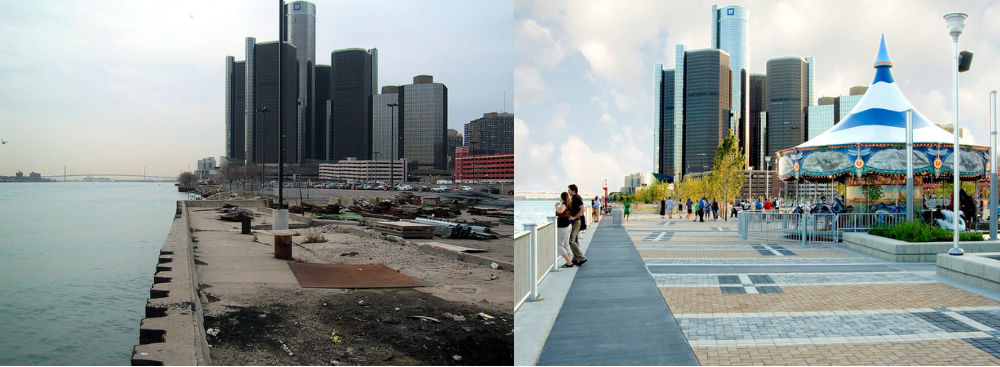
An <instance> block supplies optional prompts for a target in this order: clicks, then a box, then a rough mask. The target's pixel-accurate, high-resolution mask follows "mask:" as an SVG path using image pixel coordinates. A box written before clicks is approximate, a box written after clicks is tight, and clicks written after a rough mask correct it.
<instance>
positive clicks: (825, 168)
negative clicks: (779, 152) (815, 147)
mask: <svg viewBox="0 0 1000 367" xmlns="http://www.w3.org/2000/svg"><path fill="white" fill-rule="evenodd" d="M853 166H854V161H853V160H852V159H851V158H850V157H848V156H847V154H844V153H842V152H839V151H836V150H826V151H815V152H812V153H811V154H809V155H807V156H806V158H805V159H803V160H802V167H801V170H802V171H804V172H803V173H805V174H811V175H816V176H821V175H837V174H840V173H843V172H846V171H847V170H849V169H851V167H853Z"/></svg>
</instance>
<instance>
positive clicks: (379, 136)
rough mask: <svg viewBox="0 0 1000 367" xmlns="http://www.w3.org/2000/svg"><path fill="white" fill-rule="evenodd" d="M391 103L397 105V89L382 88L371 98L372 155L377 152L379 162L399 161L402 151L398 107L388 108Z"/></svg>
mask: <svg viewBox="0 0 1000 367" xmlns="http://www.w3.org/2000/svg"><path fill="white" fill-rule="evenodd" d="M391 103H395V104H399V87H396V86H391V85H387V86H385V87H382V93H379V94H376V95H374V96H372V154H373V155H374V153H375V152H378V157H376V158H377V159H381V160H389V159H392V160H396V159H399V157H400V156H401V154H402V151H403V147H402V146H401V145H400V141H399V134H400V133H401V132H402V131H403V129H402V128H401V127H400V126H402V125H401V124H402V121H401V120H400V118H399V107H398V106H397V107H394V108H393V107H389V104H391ZM394 123H395V124H396V126H395V127H393V125H392V124H394ZM394 143H395V146H393V144H394Z"/></svg>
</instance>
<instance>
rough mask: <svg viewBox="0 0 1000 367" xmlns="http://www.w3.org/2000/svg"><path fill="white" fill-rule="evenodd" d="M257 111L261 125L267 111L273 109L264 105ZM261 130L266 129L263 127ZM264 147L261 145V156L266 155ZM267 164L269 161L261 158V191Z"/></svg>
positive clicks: (262, 190) (262, 143)
mask: <svg viewBox="0 0 1000 367" xmlns="http://www.w3.org/2000/svg"><path fill="white" fill-rule="evenodd" d="M257 112H260V125H261V126H263V125H264V121H265V119H266V118H267V113H268V112H271V110H269V109H267V107H262V108H258V109H257ZM261 131H264V129H263V128H261ZM261 135H262V136H263V134H261ZM261 140H263V139H261ZM255 141H256V140H255ZM264 143H265V142H263V141H262V142H261V145H264ZM263 148H264V147H261V151H260V152H261V157H263V156H264V151H263ZM266 166H267V162H266V161H265V160H264V159H261V160H260V191H261V192H264V170H265V167H266Z"/></svg>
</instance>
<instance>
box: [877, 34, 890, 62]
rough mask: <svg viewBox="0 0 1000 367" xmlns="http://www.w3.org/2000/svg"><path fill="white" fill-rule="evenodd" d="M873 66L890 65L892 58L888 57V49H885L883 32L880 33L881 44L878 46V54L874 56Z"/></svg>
mask: <svg viewBox="0 0 1000 367" xmlns="http://www.w3.org/2000/svg"><path fill="white" fill-rule="evenodd" d="M873 66H874V67H875V68H878V67H879V66H888V67H890V68H891V67H892V60H890V59H889V51H887V50H886V49H885V33H883V34H882V44H881V45H879V47H878V56H875V64H874V65H873Z"/></svg>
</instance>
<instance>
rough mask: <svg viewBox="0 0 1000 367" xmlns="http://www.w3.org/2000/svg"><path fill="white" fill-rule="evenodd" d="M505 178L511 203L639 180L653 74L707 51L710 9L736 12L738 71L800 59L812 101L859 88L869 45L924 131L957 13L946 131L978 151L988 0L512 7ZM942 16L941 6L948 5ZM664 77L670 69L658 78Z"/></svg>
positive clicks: (546, 1)
mask: <svg viewBox="0 0 1000 367" xmlns="http://www.w3.org/2000/svg"><path fill="white" fill-rule="evenodd" d="M516 4H517V5H516V10H515V15H514V16H515V19H516V20H515V26H514V32H515V35H516V43H515V50H516V54H517V56H518V57H517V59H516V62H517V65H516V66H515V68H514V75H515V88H516V94H517V100H516V111H515V114H516V116H517V117H516V119H515V129H514V130H515V131H514V134H515V162H516V172H515V180H516V182H517V190H518V191H524V192H560V191H562V190H563V187H564V185H565V184H568V183H574V182H575V183H577V184H578V185H580V186H581V189H582V190H583V191H584V192H589V193H597V192H598V191H600V187H601V182H602V181H603V180H604V179H607V180H608V186H609V190H610V191H617V190H618V189H619V188H620V187H621V186H622V185H623V177H624V176H625V175H627V174H629V173H633V172H640V171H641V172H648V171H650V170H652V168H653V162H652V152H653V131H652V125H653V98H652V93H653V65H654V64H657V63H663V64H666V65H673V64H674V58H675V57H674V47H675V46H676V45H677V44H678V43H681V44H685V45H687V48H688V50H695V49H701V48H707V47H709V44H710V43H711V38H712V33H711V19H712V18H711V16H712V14H711V8H712V5H713V4H718V5H719V6H720V7H723V6H728V5H740V6H744V7H746V8H748V9H749V10H750V14H751V24H750V69H751V70H750V71H751V72H754V73H764V72H765V71H766V63H767V60H768V59H771V58H775V57H781V56H801V57H808V56H814V57H815V61H816V86H815V92H816V96H817V98H818V97H820V96H838V95H844V94H848V89H849V88H850V87H852V86H855V85H865V86H867V85H870V84H871V81H872V78H873V77H874V69H872V62H873V61H874V60H875V55H876V53H877V51H878V45H879V36H880V35H881V34H883V33H884V34H885V40H886V45H887V47H888V50H889V54H890V56H891V58H892V60H893V62H894V64H895V65H894V67H893V68H892V72H893V75H894V77H895V79H896V83H898V84H899V86H900V89H901V90H902V91H903V94H904V95H905V96H906V97H907V99H909V101H910V102H911V103H912V104H913V105H914V106H915V107H916V109H917V110H919V111H920V112H921V113H923V114H924V115H925V116H927V117H928V118H929V119H931V120H932V121H933V122H935V123H948V122H951V120H952V118H951V114H952V112H951V111H952V103H951V102H950V101H951V99H952V97H951V96H952V95H953V91H952V74H951V71H950V70H951V62H952V61H951V54H952V43H951V37H950V36H949V35H948V33H947V31H946V29H945V21H944V19H943V15H944V14H947V13H950V12H964V13H967V14H969V19H968V21H967V23H966V28H965V33H964V34H963V35H962V36H961V38H960V39H959V48H960V49H962V50H969V51H972V52H974V53H975V57H974V60H973V66H972V70H971V71H969V72H966V73H962V74H961V78H960V83H961V88H960V89H961V90H960V103H959V105H960V107H961V113H960V124H961V126H962V127H968V128H969V129H970V130H971V131H972V132H973V133H974V135H975V136H976V139H978V140H977V142H979V143H980V144H988V140H987V139H986V137H987V136H988V134H989V131H990V129H989V100H988V98H989V92H990V91H991V90H994V89H1000V72H997V71H996V67H995V65H997V64H998V62H1000V6H998V4H997V2H996V1H962V2H945V1H930V0H923V1H913V0H905V1H894V0H888V1H877V2H876V1H857V0H855V1H815V0H810V1H805V0H783V1H763V0H762V1H732V2H726V3H717V2H712V1H654V0H649V1H629V2H617V1H582V0H524V1H518V2H517V3H516ZM949 4H955V5H949ZM666 68H672V66H666Z"/></svg>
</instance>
